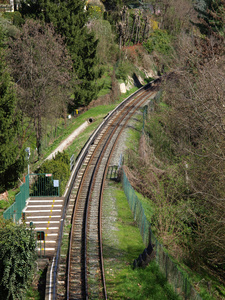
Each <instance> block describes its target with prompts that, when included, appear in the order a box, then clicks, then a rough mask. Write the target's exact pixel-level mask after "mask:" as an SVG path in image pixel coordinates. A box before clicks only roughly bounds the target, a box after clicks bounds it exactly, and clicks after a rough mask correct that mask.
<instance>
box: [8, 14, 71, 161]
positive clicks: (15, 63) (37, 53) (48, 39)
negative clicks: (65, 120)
mask: <svg viewBox="0 0 225 300" xmlns="http://www.w3.org/2000/svg"><path fill="white" fill-rule="evenodd" d="M8 53H9V55H8V59H9V62H10V64H11V67H12V74H13V76H14V79H15V82H16V84H17V90H18V94H19V96H20V99H21V101H20V103H19V105H20V109H21V111H22V112H23V113H24V114H25V115H26V116H28V117H29V118H30V120H31V122H32V123H33V126H34V129H35V134H36V145H37V151H38V157H40V154H41V140H42V136H43V124H44V120H46V119H47V120H50V119H54V118H56V117H58V116H59V115H62V114H65V111H66V110H67V104H68V101H69V92H68V91H69V90H68V89H69V86H70V79H71V78H70V70H71V65H72V64H71V60H70V58H69V56H68V54H67V51H66V48H65V45H64V42H63V39H62V38H61V37H60V36H59V35H57V34H55V32H54V29H53V26H51V25H42V24H41V23H40V22H37V21H34V20H27V21H26V23H25V24H24V26H23V27H22V30H21V32H19V34H18V35H17V37H16V39H15V40H11V41H10V43H9V51H8Z"/></svg>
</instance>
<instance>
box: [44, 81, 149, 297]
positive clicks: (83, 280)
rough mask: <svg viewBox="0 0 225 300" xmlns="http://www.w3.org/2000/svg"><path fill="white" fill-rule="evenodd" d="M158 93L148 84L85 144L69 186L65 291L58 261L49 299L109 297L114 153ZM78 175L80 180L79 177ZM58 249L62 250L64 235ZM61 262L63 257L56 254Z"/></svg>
mask: <svg viewBox="0 0 225 300" xmlns="http://www.w3.org/2000/svg"><path fill="white" fill-rule="evenodd" d="M153 94H154V88H153V87H152V86H151V84H148V85H147V86H145V87H144V88H141V89H140V90H139V91H138V92H136V93H135V94H133V95H132V96H131V97H129V98H127V99H126V100H125V101H124V102H123V103H122V104H121V105H119V106H118V107H117V109H115V110H114V111H113V112H112V113H111V114H110V115H109V116H108V117H107V118H106V119H105V121H104V122H103V123H102V124H101V125H100V126H99V128H98V129H97V130H96V132H95V133H94V134H93V136H92V139H90V141H89V142H88V143H87V145H86V146H85V147H84V149H83V151H82V153H81V155H80V157H79V159H78V161H77V165H76V168H75V169H76V171H74V182H75V184H73V183H72V182H73V180H71V184H70V187H68V201H67V203H70V198H72V199H73V202H74V205H73V212H72V222H71V232H70V239H69V250H68V255H67V272H66V274H65V278H66V289H65V295H64V296H63V295H61V296H57V293H56V285H57V269H58V266H57V264H54V272H53V273H54V274H53V277H54V279H53V295H52V297H51V298H49V299H63V298H64V299H65V296H66V298H67V299H88V298H89V299H107V292H106V285H105V279H104V264H103V255H102V242H101V241H102V238H101V205H102V193H103V188H104V181H105V177H106V173H107V169H108V164H109V161H110V157H111V155H112V153H113V149H114V146H115V145H116V142H117V140H118V137H119V135H120V133H121V132H122V130H123V128H124V127H125V125H126V123H127V122H128V120H129V119H130V117H131V116H132V115H133V114H134V113H135V111H136V110H137V109H138V108H139V107H140V106H142V105H143V104H144V103H146V101H147V100H148V99H149V98H150V97H152V95H153ZM75 178H76V180H75ZM58 248H59V249H58V251H57V253H59V252H60V238H59V246H58ZM56 260H58V264H59V258H57V257H56Z"/></svg>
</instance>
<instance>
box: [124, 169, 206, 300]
mask: <svg viewBox="0 0 225 300" xmlns="http://www.w3.org/2000/svg"><path fill="white" fill-rule="evenodd" d="M122 184H123V189H124V192H125V195H126V197H127V200H128V203H129V206H130V208H131V210H132V213H133V215H134V219H135V221H136V222H137V224H138V227H139V229H140V232H141V235H142V239H143V242H144V244H145V245H146V247H147V245H148V244H149V241H150V237H151V242H152V244H154V251H155V259H156V262H157V263H158V265H159V267H160V269H161V271H162V272H163V273H164V274H165V276H166V278H167V280H168V282H169V283H170V284H171V285H172V286H173V287H174V290H175V292H176V293H177V294H178V295H179V296H180V297H181V298H182V299H190V300H200V299H202V298H201V297H200V296H199V295H198V293H197V292H196V290H195V289H194V288H193V286H192V285H191V283H190V281H189V280H188V276H187V274H186V273H185V272H184V271H182V270H181V269H179V267H178V265H177V264H176V263H175V262H174V261H173V260H172V259H171V257H170V256H169V255H168V253H167V252H166V250H165V249H164V248H163V246H162V245H161V244H160V242H159V241H158V240H157V238H156V237H155V235H154V234H153V232H152V230H151V224H150V222H149V221H148V220H147V218H146V216H145V212H144V209H143V206H142V203H141V201H140V200H139V199H138V197H137V195H136V193H135V191H134V189H133V188H132V186H131V184H130V182H129V180H128V178H127V176H126V174H125V172H124V170H122Z"/></svg>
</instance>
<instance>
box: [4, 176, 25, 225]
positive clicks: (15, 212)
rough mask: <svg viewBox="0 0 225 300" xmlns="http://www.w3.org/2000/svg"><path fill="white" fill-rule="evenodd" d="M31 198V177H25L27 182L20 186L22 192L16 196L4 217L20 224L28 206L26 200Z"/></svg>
mask: <svg viewBox="0 0 225 300" xmlns="http://www.w3.org/2000/svg"><path fill="white" fill-rule="evenodd" d="M28 198H29V175H27V176H26V177H25V182H24V183H23V184H22V185H21V186H20V192H19V193H18V194H17V195H16V198H15V202H14V203H13V204H12V205H11V206H10V207H9V208H8V209H7V210H6V211H4V213H3V217H4V218H5V219H6V220H8V219H13V221H14V222H18V221H19V219H20V218H21V216H22V211H23V209H24V207H25V206H26V200H27V199H28Z"/></svg>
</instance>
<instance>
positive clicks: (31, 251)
mask: <svg viewBox="0 0 225 300" xmlns="http://www.w3.org/2000/svg"><path fill="white" fill-rule="evenodd" d="M0 235H1V240H0V295H1V299H24V295H25V293H26V289H27V288H28V286H29V283H30V281H31V280H32V277H33V276H32V274H33V270H34V266H35V260H36V238H35V234H34V230H33V229H29V230H28V229H27V228H26V225H25V224H21V225H19V226H18V225H15V224H13V223H12V222H11V221H3V219H1V220H0Z"/></svg>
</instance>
